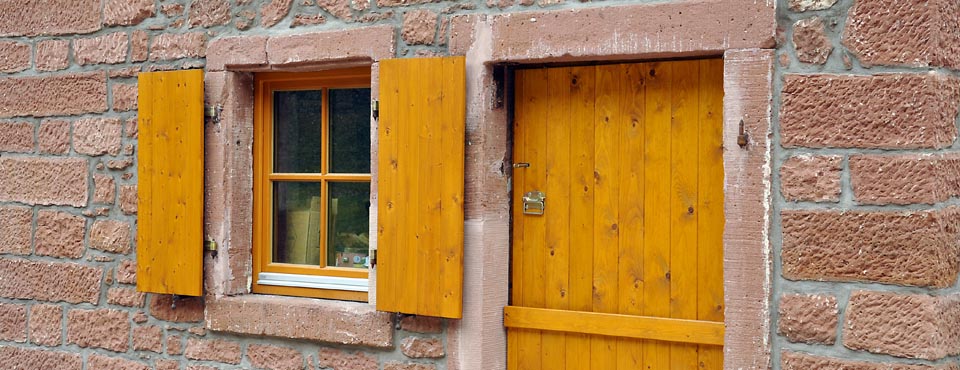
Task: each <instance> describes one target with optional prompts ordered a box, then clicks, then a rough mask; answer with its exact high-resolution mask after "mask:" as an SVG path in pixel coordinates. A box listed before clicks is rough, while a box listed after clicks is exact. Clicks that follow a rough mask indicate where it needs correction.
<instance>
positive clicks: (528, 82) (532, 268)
mask: <svg viewBox="0 0 960 370" xmlns="http://www.w3.org/2000/svg"><path fill="white" fill-rule="evenodd" d="M523 84H524V86H523V89H524V102H523V104H524V105H525V106H527V108H525V109H526V112H527V113H528V114H529V115H528V116H526V118H525V119H524V122H523V123H524V124H526V125H527V127H526V128H525V129H523V130H524V135H523V138H524V144H523V145H524V157H523V160H522V161H523V162H528V163H530V167H528V168H525V169H524V171H526V172H527V177H526V178H525V179H524V188H522V189H518V190H519V191H520V192H522V193H526V192H528V191H534V190H539V191H543V190H544V189H545V188H546V175H547V173H546V145H547V138H546V134H547V126H546V124H547V105H546V103H547V72H546V70H542V69H538V70H529V71H526V73H524V79H523ZM520 206H521V207H522V204H521V205H520ZM521 217H522V220H523V221H522V222H523V223H524V225H523V245H522V248H523V249H524V251H523V275H524V276H523V280H524V290H523V295H524V302H525V304H524V306H526V307H537V308H540V307H544V306H545V305H546V281H545V280H546V245H545V241H546V223H545V219H544V217H543V216H532V215H522V216H521ZM525 337H526V340H525V341H523V340H521V342H520V346H521V351H520V359H519V362H520V366H519V368H520V369H540V368H542V358H541V350H542V343H541V335H540V331H531V332H530V333H529V334H528V335H525Z"/></svg>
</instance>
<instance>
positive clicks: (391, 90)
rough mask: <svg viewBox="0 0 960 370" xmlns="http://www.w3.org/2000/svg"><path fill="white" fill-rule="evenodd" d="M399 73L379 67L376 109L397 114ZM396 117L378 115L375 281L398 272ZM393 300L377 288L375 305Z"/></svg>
mask: <svg viewBox="0 0 960 370" xmlns="http://www.w3.org/2000/svg"><path fill="white" fill-rule="evenodd" d="M399 83H400V73H399V68H398V65H397V64H393V63H381V64H380V94H379V95H380V110H381V111H383V112H397V111H399V110H400V85H399ZM399 118H400V117H398V116H397V115H394V114H383V115H381V116H380V119H379V121H378V127H377V134H378V135H377V144H378V148H377V157H378V162H379V163H378V164H377V168H378V170H377V199H378V201H379V206H378V207H377V211H378V212H377V223H378V224H379V225H377V254H378V256H379V258H378V262H377V279H378V281H379V280H389V281H396V279H398V278H399V276H398V271H399V270H400V266H399V264H398V262H399V258H398V257H399V256H398V253H397V247H398V243H397V242H398V228H399V226H398V225H399V221H398V220H397V207H398V206H399V203H398V202H399V201H400V199H398V195H399V194H398V193H399V192H398V184H397V183H398V182H399V181H400V178H399V176H398V173H397V167H398V165H399V160H400V158H399V155H398V150H397V149H398V146H399V139H398V137H399V134H400V131H399V130H400V125H399V124H398V122H397V120H398V119H399ZM396 300H397V289H377V303H378V304H381V305H382V304H385V303H386V304H391V305H392V304H393V303H394V302H396Z"/></svg>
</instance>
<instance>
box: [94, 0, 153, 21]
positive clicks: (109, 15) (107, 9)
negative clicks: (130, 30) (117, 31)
mask: <svg viewBox="0 0 960 370" xmlns="http://www.w3.org/2000/svg"><path fill="white" fill-rule="evenodd" d="M156 11H157V10H156V6H155V5H154V2H153V1H150V0H106V2H105V3H104V5H103V24H105V25H108V26H132V25H137V24H140V22H143V20H145V19H147V18H150V17H152V16H153V15H154V14H155V13H156Z"/></svg>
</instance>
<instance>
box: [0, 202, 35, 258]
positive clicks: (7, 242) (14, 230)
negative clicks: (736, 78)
mask: <svg viewBox="0 0 960 370" xmlns="http://www.w3.org/2000/svg"><path fill="white" fill-rule="evenodd" d="M32 222H33V210H31V209H30V208H26V207H0V254H20V255H24V254H30V244H31V241H30V239H31V238H32V236H31V233H32V231H33V225H32V224H31V223H32Z"/></svg>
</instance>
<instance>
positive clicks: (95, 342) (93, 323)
mask: <svg viewBox="0 0 960 370" xmlns="http://www.w3.org/2000/svg"><path fill="white" fill-rule="evenodd" d="M129 336H130V316H129V315H128V314H127V313H126V312H124V311H119V310H111V309H97V310H71V311H70V312H67V343H69V344H76V345H78V346H80V347H94V348H103V349H108V350H111V351H114V352H126V351H127V349H128V348H129V346H130V344H129V339H128V338H129Z"/></svg>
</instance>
